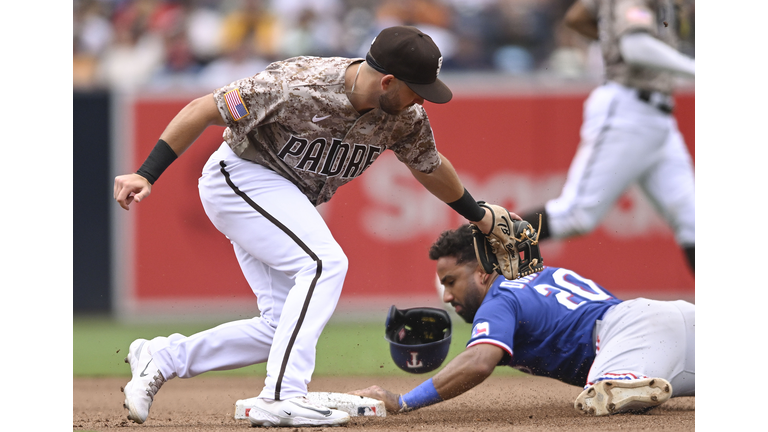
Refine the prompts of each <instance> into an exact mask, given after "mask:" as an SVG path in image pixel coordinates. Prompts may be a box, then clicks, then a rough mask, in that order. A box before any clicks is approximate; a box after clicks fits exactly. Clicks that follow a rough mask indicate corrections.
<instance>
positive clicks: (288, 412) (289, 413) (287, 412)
mask: <svg viewBox="0 0 768 432" xmlns="http://www.w3.org/2000/svg"><path fill="white" fill-rule="evenodd" d="M283 412H284V413H286V414H288V415H291V412H290V411H286V410H283Z"/></svg>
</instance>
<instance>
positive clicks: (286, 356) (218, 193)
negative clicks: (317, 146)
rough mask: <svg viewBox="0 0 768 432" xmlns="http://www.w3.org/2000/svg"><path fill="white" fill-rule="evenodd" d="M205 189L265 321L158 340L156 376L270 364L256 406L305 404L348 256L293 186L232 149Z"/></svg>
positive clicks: (215, 158)
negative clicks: (262, 401)
mask: <svg viewBox="0 0 768 432" xmlns="http://www.w3.org/2000/svg"><path fill="white" fill-rule="evenodd" d="M199 190H200V198H201V200H202V203H203V207H204V209H205V212H206V214H207V215H208V217H209V218H210V220H211V222H213V224H214V225H215V226H216V228H217V229H218V230H219V231H221V232H222V233H223V234H224V235H225V236H227V238H228V239H229V240H230V241H231V242H232V245H233V246H234V249H235V255H236V256H237V260H238V262H239V263H240V268H241V269H242V271H243V274H244V275H245V278H246V280H247V281H248V284H249V285H250V287H251V289H252V290H253V293H254V294H255V295H256V297H257V299H258V307H259V311H260V312H261V316H259V317H256V318H253V319H245V320H240V321H234V322H230V323H226V324H222V325H220V326H217V327H215V328H212V329H210V330H206V331H203V332H200V333H197V334H194V335H192V336H189V337H187V336H184V335H180V334H173V335H171V336H169V337H159V338H155V339H153V340H152V342H151V345H150V350H151V352H152V355H153V357H154V359H155V362H156V364H157V366H158V368H159V369H160V371H161V372H162V373H163V376H165V377H168V378H171V377H174V376H179V377H182V378H189V377H193V376H196V375H199V374H201V373H203V372H207V371H213V370H226V369H235V368H240V367H244V366H248V365H252V364H257V363H262V362H264V361H266V362H267V377H266V380H265V385H264V389H263V390H262V392H261V394H260V395H259V397H263V398H268V399H288V398H291V397H297V396H304V395H306V394H307V385H308V383H309V382H310V380H311V377H312V372H313V371H314V368H315V347H316V345H317V341H318V338H319V337H320V333H321V332H322V330H323V328H324V327H325V325H326V323H327V322H328V320H329V319H330V317H331V315H332V314H333V311H334V309H335V308H336V304H337V302H338V300H339V296H340V295H341V289H342V285H343V282H344V277H345V276H346V273H347V266H348V262H347V257H346V255H345V254H344V252H343V251H342V250H341V247H340V246H339V245H338V243H336V241H335V240H334V238H333V236H332V235H331V232H330V230H329V229H328V227H327V225H326V224H325V221H324V220H323V218H322V217H321V216H320V214H319V213H318V212H317V210H316V209H315V207H314V206H313V205H312V204H311V203H310V202H309V200H308V199H307V197H306V196H305V195H304V194H303V193H301V191H299V189H298V188H297V187H296V186H295V185H294V184H293V183H291V182H290V181H288V180H286V179H285V178H283V177H282V176H280V175H278V174H277V173H275V172H274V171H272V170H270V169H268V168H265V167H263V166H261V165H258V164H255V163H253V162H249V161H246V160H243V159H240V158H239V157H238V156H236V155H235V154H234V153H233V152H232V150H231V149H230V148H229V146H228V145H227V144H226V143H224V144H222V145H221V147H220V148H219V149H218V150H217V151H216V152H214V153H213V154H212V155H211V157H210V158H209V159H208V162H207V163H206V164H205V167H204V169H203V174H202V177H201V178H200V180H199Z"/></svg>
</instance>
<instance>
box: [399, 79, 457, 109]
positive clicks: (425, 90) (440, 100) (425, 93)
mask: <svg viewBox="0 0 768 432" xmlns="http://www.w3.org/2000/svg"><path fill="white" fill-rule="evenodd" d="M403 82H404V83H405V84H406V85H407V86H408V87H409V88H410V89H411V90H413V92H414V93H416V94H417V95H419V96H421V97H423V98H424V99H425V100H428V101H430V102H432V103H436V104H444V103H447V102H449V101H450V100H451V98H453V93H452V92H451V89H449V88H448V86H447V85H445V84H444V83H443V82H442V81H440V80H439V79H435V82H433V83H431V84H414V83H409V82H407V81H403Z"/></svg>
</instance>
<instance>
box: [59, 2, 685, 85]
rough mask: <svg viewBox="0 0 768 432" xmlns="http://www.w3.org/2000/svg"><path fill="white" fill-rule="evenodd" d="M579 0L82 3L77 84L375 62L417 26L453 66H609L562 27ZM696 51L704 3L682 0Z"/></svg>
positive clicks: (212, 78) (574, 71) (540, 69)
mask: <svg viewBox="0 0 768 432" xmlns="http://www.w3.org/2000/svg"><path fill="white" fill-rule="evenodd" d="M573 1H574V0H74V27H73V29H74V31H73V53H74V55H73V79H74V89H76V90H88V89H110V90H117V91H135V90H142V89H154V90H178V89H185V88H186V89H205V90H213V89H215V88H218V87H221V86H223V85H225V84H228V83H230V82H232V81H234V80H236V79H240V78H244V77H247V76H251V75H253V74H255V73H257V72H259V71H261V70H263V69H264V68H265V67H266V66H267V65H268V64H269V63H270V62H272V61H275V60H281V59H285V58H289V57H293V56H298V55H312V56H343V57H364V56H365V53H366V52H367V51H368V46H369V45H370V43H371V41H372V40H373V38H374V37H375V36H376V35H377V34H378V33H379V31H381V29H383V28H385V27H389V26H393V25H413V26H416V27H418V28H419V29H421V30H422V31H423V32H424V33H427V34H429V35H430V36H431V37H432V38H433V39H434V40H435V42H436V43H437V45H438V47H439V48H440V50H441V52H442V54H443V69H442V70H443V71H493V72H498V73H506V74H511V75H526V74H536V73H546V74H551V75H553V76H557V77H560V78H564V79H580V78H585V77H589V76H594V75H595V74H597V75H599V74H600V73H601V66H600V65H601V59H600V53H599V47H598V46H597V44H594V43H590V41H588V40H587V39H585V38H583V37H581V36H580V35H578V34H576V33H575V32H574V31H572V30H570V29H568V28H566V27H565V26H564V25H563V24H562V18H563V16H564V15H565V11H566V10H567V9H568V7H570V5H571V4H572V3H573ZM677 3H678V4H679V10H680V17H681V19H680V28H679V33H680V36H681V40H682V45H681V47H679V48H680V50H681V51H682V52H684V53H686V54H688V55H690V56H693V55H694V12H695V11H694V3H693V0H678V1H677Z"/></svg>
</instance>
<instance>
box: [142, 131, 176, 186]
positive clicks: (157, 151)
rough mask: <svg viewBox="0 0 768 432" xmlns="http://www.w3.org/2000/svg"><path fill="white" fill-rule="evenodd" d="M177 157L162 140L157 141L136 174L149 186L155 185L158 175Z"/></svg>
mask: <svg viewBox="0 0 768 432" xmlns="http://www.w3.org/2000/svg"><path fill="white" fill-rule="evenodd" d="M176 158H178V156H177V155H176V152H174V151H173V149H172V148H171V146H169V145H168V143H167V142H165V141H163V140H158V141H157V144H155V148H153V149H152V151H151V152H150V153H149V156H147V159H146V160H145V161H144V163H143V164H142V165H141V168H139V170H138V171H136V174H138V175H140V176H142V177H144V178H145V179H147V180H148V181H149V184H155V181H157V179H158V178H160V174H162V173H163V171H165V169H166V168H168V167H169V166H170V165H171V163H173V161H175V160H176Z"/></svg>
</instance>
